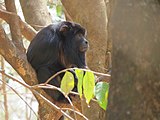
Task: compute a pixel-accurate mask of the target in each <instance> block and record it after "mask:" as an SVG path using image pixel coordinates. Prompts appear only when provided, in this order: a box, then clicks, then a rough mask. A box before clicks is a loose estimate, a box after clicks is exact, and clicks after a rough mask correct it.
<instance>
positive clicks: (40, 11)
mask: <svg viewBox="0 0 160 120" xmlns="http://www.w3.org/2000/svg"><path fill="white" fill-rule="evenodd" d="M20 3H21V7H22V11H23V14H24V17H25V21H26V22H27V23H28V24H30V25H31V26H32V27H34V28H35V29H36V30H39V29H40V28H43V27H45V26H46V25H48V24H51V22H52V21H51V16H50V14H49V12H48V10H47V1H46V0H20Z"/></svg>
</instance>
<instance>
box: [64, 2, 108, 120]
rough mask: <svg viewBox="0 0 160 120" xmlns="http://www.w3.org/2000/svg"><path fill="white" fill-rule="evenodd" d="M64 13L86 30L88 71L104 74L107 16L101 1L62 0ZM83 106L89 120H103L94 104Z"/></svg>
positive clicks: (102, 113) (99, 109)
mask: <svg viewBox="0 0 160 120" xmlns="http://www.w3.org/2000/svg"><path fill="white" fill-rule="evenodd" d="M62 4H63V5H64V7H65V9H66V11H67V12H68V14H69V15H70V17H71V18H72V20H73V21H75V22H78V23H80V24H81V25H83V26H84V27H85V28H86V29H87V33H88V35H87V38H88V40H89V42H90V43H89V44H90V48H89V51H88V53H87V63H88V66H89V68H90V69H92V70H95V71H100V72H104V69H105V58H106V50H107V38H108V34H107V14H106V5H105V2H104V1H103V0H92V1H91V0H62ZM82 103H83V104H82V105H83V107H82V108H83V109H82V111H83V114H84V115H86V116H87V117H88V118H89V119H90V120H103V119H104V111H103V110H102V109H101V108H100V107H99V106H98V105H97V104H96V103H94V102H91V105H90V106H91V107H90V108H88V107H87V105H86V104H85V101H83V102H82Z"/></svg>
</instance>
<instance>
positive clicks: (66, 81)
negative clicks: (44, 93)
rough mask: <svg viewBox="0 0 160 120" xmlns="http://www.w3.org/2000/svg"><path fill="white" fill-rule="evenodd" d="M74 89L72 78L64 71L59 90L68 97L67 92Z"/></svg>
mask: <svg viewBox="0 0 160 120" xmlns="http://www.w3.org/2000/svg"><path fill="white" fill-rule="evenodd" d="M73 88H74V77H73V74H72V73H71V72H68V71H66V73H65V75H64V76H63V78H62V81H61V90H62V91H63V92H64V93H65V95H68V94H69V92H70V91H71V90H72V89H73Z"/></svg>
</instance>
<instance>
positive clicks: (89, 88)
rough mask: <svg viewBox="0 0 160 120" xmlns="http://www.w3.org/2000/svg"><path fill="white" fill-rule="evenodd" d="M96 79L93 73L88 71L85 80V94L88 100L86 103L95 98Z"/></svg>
mask: <svg viewBox="0 0 160 120" xmlns="http://www.w3.org/2000/svg"><path fill="white" fill-rule="evenodd" d="M94 87H95V77H94V74H93V72H89V71H86V72H85V75H84V78H83V93H84V97H85V98H86V103H87V104H89V102H90V100H91V99H92V98H93V97H94Z"/></svg>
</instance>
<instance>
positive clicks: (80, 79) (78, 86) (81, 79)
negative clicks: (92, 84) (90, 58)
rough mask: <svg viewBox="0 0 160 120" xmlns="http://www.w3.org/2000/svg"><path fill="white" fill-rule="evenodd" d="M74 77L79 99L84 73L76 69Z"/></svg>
mask: <svg viewBox="0 0 160 120" xmlns="http://www.w3.org/2000/svg"><path fill="white" fill-rule="evenodd" d="M75 73H76V76H77V78H78V85H77V88H78V93H79V95H80V98H82V84H83V75H84V71H83V70H80V69H76V70H75Z"/></svg>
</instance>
